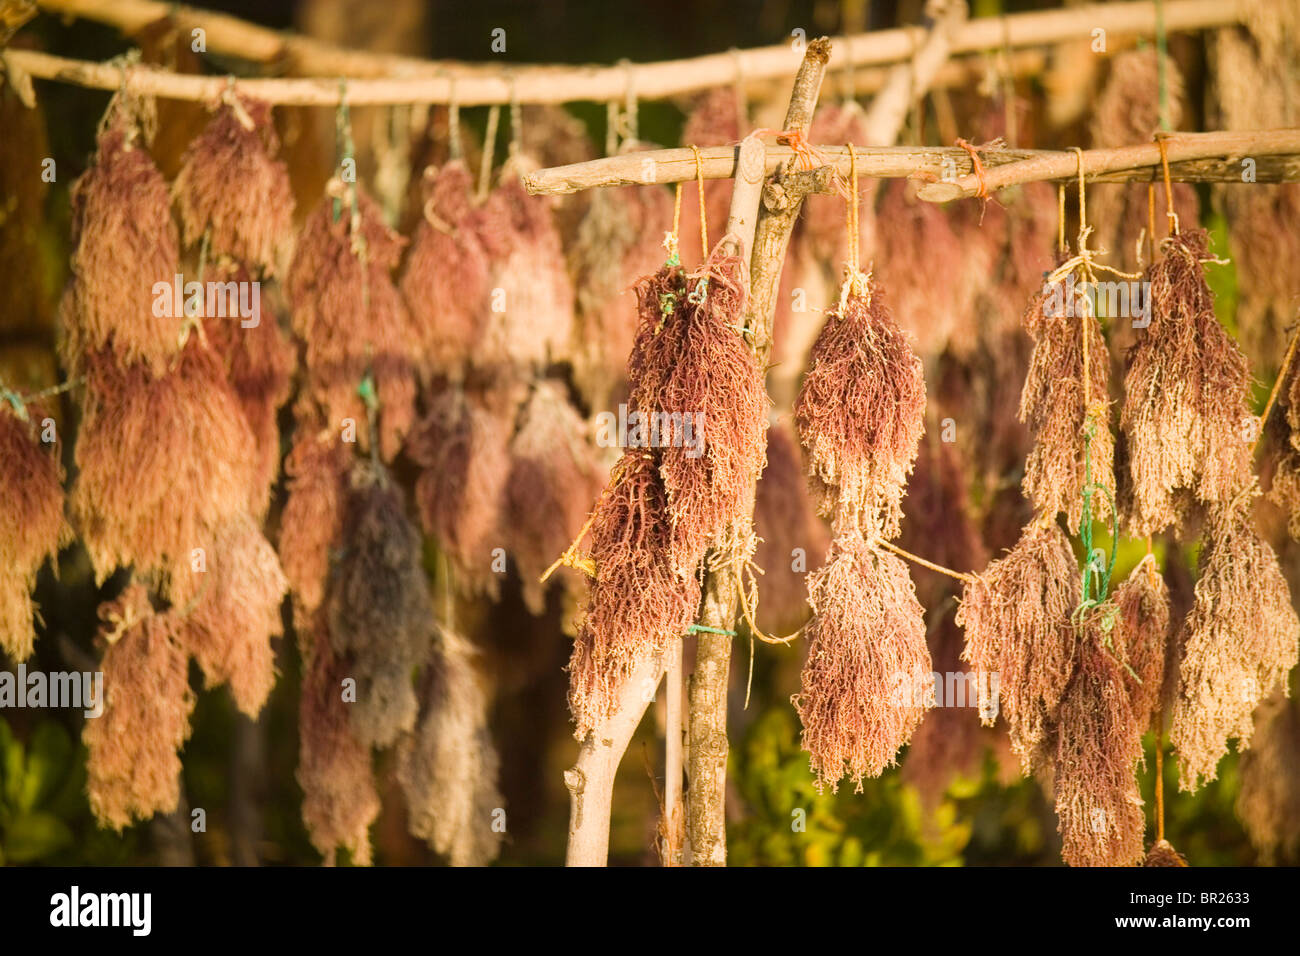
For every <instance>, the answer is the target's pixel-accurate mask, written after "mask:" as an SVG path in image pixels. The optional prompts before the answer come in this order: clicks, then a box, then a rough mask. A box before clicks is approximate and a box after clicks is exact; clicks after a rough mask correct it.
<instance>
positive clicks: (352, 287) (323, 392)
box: [286, 189, 422, 461]
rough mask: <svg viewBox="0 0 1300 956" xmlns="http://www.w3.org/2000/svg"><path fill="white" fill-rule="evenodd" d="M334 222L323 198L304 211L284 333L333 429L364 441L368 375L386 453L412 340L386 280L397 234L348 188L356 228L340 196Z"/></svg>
mask: <svg viewBox="0 0 1300 956" xmlns="http://www.w3.org/2000/svg"><path fill="white" fill-rule="evenodd" d="M342 206H343V209H342V212H341V214H340V216H339V218H338V220H337V221H335V220H334V200H333V199H332V198H331V197H330V196H326V197H325V198H324V200H322V202H321V204H320V205H319V206H318V207H317V208H316V209H315V211H313V212H312V213H311V215H309V216H308V217H307V221H306V222H305V223H304V224H303V227H302V234H301V236H300V237H299V239H298V249H297V252H296V254H295V255H294V259H293V265H292V266H291V267H290V269H289V277H288V283H287V286H286V287H287V290H288V292H289V297H290V300H291V301H292V303H293V330H294V333H295V334H296V335H297V336H298V338H299V339H300V340H301V341H302V342H304V343H305V355H306V364H307V388H308V390H309V391H310V392H311V393H312V394H313V395H314V396H315V397H316V398H317V400H318V401H319V402H320V403H321V404H322V406H324V408H325V413H326V419H327V421H328V422H329V423H330V424H331V425H333V426H334V427H341V426H342V423H343V422H344V421H346V420H351V421H353V422H355V423H356V425H357V435H358V440H359V443H360V444H361V445H362V447H363V448H368V447H369V444H370V441H371V440H372V437H371V436H370V434H369V429H367V428H364V427H362V426H363V425H364V424H365V423H366V422H367V406H366V401H365V399H364V397H363V391H364V388H363V382H364V381H365V380H366V378H367V376H368V375H369V376H373V380H374V387H375V396H374V398H375V399H376V400H377V402H378V419H379V435H378V441H379V448H380V452H381V454H382V456H383V458H384V459H385V460H386V461H387V460H391V459H392V458H393V457H394V456H395V455H396V454H397V452H398V451H399V450H400V448H401V443H402V440H403V439H404V438H405V435H406V432H407V430H408V429H409V428H410V426H411V423H412V421H413V419H414V416H415V370H416V368H417V366H418V365H419V363H420V362H421V361H422V342H421V337H420V335H419V332H418V330H417V329H416V327H415V325H414V323H413V322H412V321H411V317H410V314H409V313H408V312H407V310H406V304H405V303H404V301H403V300H402V296H401V294H400V293H399V292H398V290H397V286H396V285H394V283H393V279H392V272H393V269H394V268H396V266H397V262H398V259H399V258H400V257H401V252H402V247H403V245H405V242H406V240H404V239H403V238H402V237H401V236H400V235H398V234H397V233H396V232H394V231H392V230H391V229H389V228H388V227H387V226H386V225H384V222H383V219H382V217H381V215H380V211H379V207H378V206H377V205H376V204H375V202H374V201H373V200H372V199H370V197H369V196H367V195H366V194H365V193H364V192H362V191H361V190H360V189H358V191H357V217H356V218H357V225H356V227H355V228H354V226H353V224H352V219H353V217H352V216H351V214H350V212H349V210H348V209H347V204H346V202H344V203H342Z"/></svg>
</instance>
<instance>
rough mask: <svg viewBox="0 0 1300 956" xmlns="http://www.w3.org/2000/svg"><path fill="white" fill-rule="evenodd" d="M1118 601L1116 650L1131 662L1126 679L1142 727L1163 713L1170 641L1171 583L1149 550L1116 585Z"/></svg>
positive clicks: (1149, 724)
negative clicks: (1166, 580) (1167, 581)
mask: <svg viewBox="0 0 1300 956" xmlns="http://www.w3.org/2000/svg"><path fill="white" fill-rule="evenodd" d="M1114 601H1115V605H1116V607H1118V608H1119V618H1118V620H1117V621H1116V623H1115V630H1114V632H1113V637H1114V640H1115V645H1116V647H1115V650H1116V652H1117V653H1118V655H1119V657H1120V659H1121V660H1122V661H1123V662H1124V663H1125V664H1127V665H1128V669H1127V670H1126V671H1125V672H1124V679H1125V681H1126V682H1127V684H1128V689H1129V699H1130V700H1131V702H1132V707H1133V719H1134V720H1135V721H1136V722H1137V723H1138V725H1139V726H1141V727H1150V726H1151V725H1152V723H1153V722H1154V721H1155V718H1156V715H1157V714H1159V713H1160V706H1161V691H1162V688H1163V687H1164V681H1165V656H1166V652H1167V648H1166V645H1167V643H1168V641H1169V586H1168V585H1166V584H1165V579H1164V578H1163V577H1161V576H1160V572H1159V571H1157V570H1156V559H1155V557H1154V556H1152V555H1150V554H1148V555H1147V556H1146V557H1145V558H1143V559H1142V560H1141V561H1139V562H1138V564H1137V566H1136V567H1135V568H1134V569H1133V570H1132V572H1131V573H1130V574H1129V576H1128V577H1127V578H1126V579H1125V580H1124V583H1123V584H1121V585H1120V586H1119V587H1117V588H1116V589H1115V595H1114Z"/></svg>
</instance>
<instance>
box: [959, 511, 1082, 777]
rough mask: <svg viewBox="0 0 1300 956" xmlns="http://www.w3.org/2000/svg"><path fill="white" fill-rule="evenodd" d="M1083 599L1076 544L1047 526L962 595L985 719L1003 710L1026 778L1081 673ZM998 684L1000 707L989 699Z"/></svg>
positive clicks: (1028, 532)
mask: <svg viewBox="0 0 1300 956" xmlns="http://www.w3.org/2000/svg"><path fill="white" fill-rule="evenodd" d="M1079 599H1080V584H1079V570H1078V567H1077V566H1076V565H1075V562H1074V552H1073V551H1071V550H1070V542H1069V541H1068V540H1067V539H1066V537H1065V534H1064V533H1063V532H1062V531H1061V529H1060V528H1059V527H1057V525H1056V524H1055V523H1050V524H1043V523H1041V522H1040V523H1037V524H1033V525H1030V526H1029V527H1028V528H1026V529H1025V530H1024V533H1023V534H1022V536H1021V538H1020V541H1019V542H1018V543H1017V544H1016V546H1015V547H1014V548H1012V549H1011V551H1009V552H1008V553H1007V555H1006V557H1003V558H999V559H997V560H996V561H994V562H992V563H991V564H990V565H989V566H988V567H987V568H986V569H985V570H984V572H983V573H982V574H980V575H978V576H977V577H975V578H974V579H973V580H971V581H970V582H968V583H967V585H966V587H965V589H964V591H963V592H962V599H961V608H960V609H959V610H958V612H957V623H958V624H960V625H962V626H963V627H965V629H966V651H965V653H964V654H963V655H962V657H963V659H964V660H966V661H968V662H969V663H971V664H972V665H973V666H974V668H975V672H976V678H977V680H978V686H979V688H980V695H981V699H980V716H981V717H983V718H984V722H985V723H987V724H991V723H993V720H994V718H995V717H996V714H997V712H998V708H999V706H1000V708H1001V711H1002V713H1003V714H1004V715H1005V716H1006V720H1007V729H1008V732H1009V733H1010V736H1011V747H1012V749H1013V750H1014V751H1015V752H1016V753H1017V754H1019V755H1020V759H1021V764H1022V766H1023V768H1024V770H1025V772H1026V773H1028V772H1030V771H1032V770H1034V769H1037V768H1038V767H1039V766H1040V765H1041V763H1042V761H1043V758H1044V757H1045V756H1046V754H1044V753H1043V751H1042V747H1043V745H1044V744H1045V743H1047V739H1048V734H1049V731H1050V728H1051V726H1052V724H1053V723H1054V722H1055V720H1056V711H1057V709H1058V707H1059V706H1060V703H1061V697H1062V695H1063V694H1064V693H1065V689H1066V687H1067V686H1068V684H1069V682H1070V678H1071V676H1072V675H1073V674H1074V668H1075V660H1076V652H1077V647H1078V642H1079V635H1078V630H1077V629H1076V627H1075V626H1074V623H1073V622H1072V620H1071V615H1072V614H1073V612H1074V610H1075V608H1076V607H1077V606H1078V604H1079ZM994 675H996V677H995V676H994ZM991 680H993V681H996V685H997V687H998V702H999V703H998V705H997V706H995V705H994V702H993V701H992V700H990V699H986V697H987V696H989V695H988V694H987V693H986V689H987V688H989V687H990V684H989V682H990V681H991Z"/></svg>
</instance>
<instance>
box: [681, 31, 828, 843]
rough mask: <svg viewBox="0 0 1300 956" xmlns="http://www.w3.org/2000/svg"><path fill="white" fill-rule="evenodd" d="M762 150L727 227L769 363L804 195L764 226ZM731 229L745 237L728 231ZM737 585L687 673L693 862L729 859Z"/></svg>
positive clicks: (804, 125) (760, 349)
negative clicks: (743, 263)
mask: <svg viewBox="0 0 1300 956" xmlns="http://www.w3.org/2000/svg"><path fill="white" fill-rule="evenodd" d="M829 59H830V41H829V40H828V39H826V38H824V37H823V38H821V39H819V40H813V41H812V42H811V43H809V44H808V47H807V50H806V51H805V53H804V59H803V63H802V64H801V65H800V67H799V72H798V74H797V75H796V76H795V81H794V92H793V93H792V94H791V96H790V106H789V109H788V110H787V111H786V121H785V127H784V131H785V132H791V133H798V134H801V135H806V134H807V132H808V126H809V124H810V123H811V122H812V115H813V111H814V110H815V109H816V107H817V96H818V93H819V92H820V90H821V84H822V78H823V77H824V76H825V74H826V64H827V61H828V60H829ZM747 150H748V153H747ZM762 150H763V147H762V144H761V143H760V142H759V141H758V139H757V137H754V136H752V135H751V136H750V137H748V138H746V140H745V142H744V143H743V144H742V146H741V156H740V159H739V160H738V162H737V181H736V183H737V185H736V192H735V193H733V195H732V207H731V218H730V219H729V221H728V232H729V234H731V235H732V236H733V238H735V239H738V240H739V242H738V249H737V251H738V252H739V253H740V254H741V255H742V256H743V255H744V254H745V253H746V251H749V252H750V267H749V295H748V296H747V298H746V306H745V313H746V316H745V318H746V321H745V327H746V329H748V330H749V333H750V335H751V345H752V346H753V348H754V351H755V352H756V353H757V355H758V359H759V364H760V366H766V363H767V356H768V355H769V353H770V352H771V347H772V339H771V334H770V333H771V328H772V321H771V312H772V306H773V304H774V297H775V292H776V287H777V284H778V283H779V281H780V276H781V262H782V260H783V259H784V256H785V246H786V244H787V243H788V242H789V238H790V237H789V228H790V227H792V226H793V224H794V219H795V217H797V216H798V205H799V203H801V202H802V196H800V197H799V200H798V201H797V202H794V203H787V205H793V206H794V208H793V210H792V211H790V210H783V213H784V212H789V213H790V214H789V216H788V218H787V217H785V216H784V215H782V217H781V219H782V222H784V223H785V226H784V229H785V235H784V237H783V238H782V237H780V236H779V235H778V234H777V233H778V232H779V228H773V227H772V226H771V225H770V224H768V220H770V219H771V218H772V217H771V216H770V215H769V214H768V210H767V206H766V203H765V202H764V203H760V199H764V200H765V199H766V193H767V191H768V190H767V188H766V186H765V185H764V183H763V172H764V161H763V151H762ZM770 185H771V184H770V183H769V184H767V186H770ZM751 210H752V212H751ZM765 224H767V225H766V228H765ZM733 228H736V229H739V230H741V232H742V233H744V234H741V235H737V234H736V233H733V232H732V230H733ZM750 230H752V232H750ZM745 234H748V235H752V236H753V240H752V243H751V242H749V241H747V239H746V237H745ZM757 314H764V315H765V316H766V318H765V321H763V322H761V323H756V322H754V321H752V320H753V317H754V316H755V315H757ZM757 482H758V475H757V474H755V475H752V476H751V478H750V484H749V492H748V500H747V504H746V510H747V511H748V513H749V519H750V520H751V521H752V518H753V508H754V489H755V486H756V485H757ZM738 588H739V582H738V581H737V580H736V578H735V574H734V571H733V570H732V569H730V568H727V569H718V570H715V571H711V572H710V573H709V575H708V578H707V580H706V581H705V586H704V604H703V608H702V610H701V614H700V623H701V624H702V625H703V626H704V627H706V628H710V629H711V630H707V631H701V632H700V634H699V636H698V638H697V644H696V652H695V672H694V673H693V674H692V675H691V682H690V695H689V707H690V772H689V777H690V790H689V799H688V802H687V817H686V822H687V834H688V837H689V839H690V844H691V862H692V864H694V865H695V866H725V865H726V863H727V815H726V806H727V753H728V750H729V747H728V743H727V683H728V677H729V673H730V669H731V635H730V634H727V633H721V634H718V633H713V631H724V632H725V631H730V630H731V629H732V628H733V627H734V626H735V622H736V616H737V609H738V605H739V599H740V592H739V589H738Z"/></svg>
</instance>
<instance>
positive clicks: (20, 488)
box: [0, 396, 72, 661]
mask: <svg viewBox="0 0 1300 956" xmlns="http://www.w3.org/2000/svg"><path fill="white" fill-rule="evenodd" d="M24 412H25V414H26V416H27V420H26V421H24V420H23V418H21V417H19V415H18V412H17V411H16V410H15V409H14V408H13V407H12V406H11V405H10V403H9V402H7V401H5V400H4V398H3V396H0V651H3V652H4V653H6V654H7V655H9V657H10V658H12V659H13V660H15V661H22V660H25V659H26V658H27V657H28V656H30V655H31V653H32V645H33V642H34V641H35V640H36V632H35V631H34V630H33V626H32V621H33V616H34V615H35V614H36V608H35V606H34V603H33V601H32V596H31V592H32V588H34V587H35V586H36V574H37V572H38V571H40V569H41V565H43V564H44V563H45V559H46V558H49V559H50V560H51V561H55V562H57V560H58V553H59V548H60V547H62V546H63V545H65V544H67V543H69V542H70V541H71V539H72V529H71V528H69V527H68V523H67V521H66V520H65V519H64V517H63V500H64V498H63V467H62V465H61V464H60V463H59V445H58V443H57V442H55V443H51V446H50V448H49V449H48V450H47V449H45V448H42V447H41V442H40V441H39V435H40V427H41V426H40V425H39V422H41V421H42V420H43V419H44V414H43V413H42V412H41V411H40V409H38V408H37V407H36V406H34V405H28V406H26V408H25V410H24Z"/></svg>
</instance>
